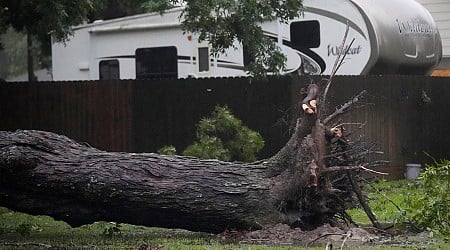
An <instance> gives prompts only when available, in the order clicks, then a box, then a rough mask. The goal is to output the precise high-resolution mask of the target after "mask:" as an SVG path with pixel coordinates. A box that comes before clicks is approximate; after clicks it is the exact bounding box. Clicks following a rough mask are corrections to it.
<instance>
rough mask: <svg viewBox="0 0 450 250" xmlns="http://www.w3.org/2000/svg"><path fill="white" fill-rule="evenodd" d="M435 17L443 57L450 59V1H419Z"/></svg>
mask: <svg viewBox="0 0 450 250" xmlns="http://www.w3.org/2000/svg"><path fill="white" fill-rule="evenodd" d="M417 1H418V2H419V3H421V4H422V5H423V6H424V7H425V8H427V9H428V11H429V12H430V13H431V15H432V16H433V19H434V21H435V22H436V24H437V26H438V29H439V33H440V34H441V38H442V49H443V56H444V57H450V0H417Z"/></svg>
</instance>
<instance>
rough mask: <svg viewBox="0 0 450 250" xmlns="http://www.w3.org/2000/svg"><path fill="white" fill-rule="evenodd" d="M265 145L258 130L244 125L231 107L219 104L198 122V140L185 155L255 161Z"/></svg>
mask: <svg viewBox="0 0 450 250" xmlns="http://www.w3.org/2000/svg"><path fill="white" fill-rule="evenodd" d="M263 147H264V140H263V138H262V137H261V135H260V134H259V133H258V132H255V131H252V130H251V129H249V128H248V127H246V126H245V125H243V124H242V121H241V120H239V119H237V118H236V117H235V116H234V115H233V114H232V113H231V111H230V110H229V109H228V107H222V106H216V107H215V109H214V111H213V113H212V114H211V116H210V117H207V118H203V119H202V120H201V121H200V122H199V123H198V124H197V140H196V141H195V142H194V143H193V144H192V145H189V146H188V147H187V148H186V149H185V150H184V151H183V155H189V156H195V157H199V158H203V159H219V160H223V161H244V162H252V161H256V160H257V155H258V153H259V151H260V150H261V149H262V148H263Z"/></svg>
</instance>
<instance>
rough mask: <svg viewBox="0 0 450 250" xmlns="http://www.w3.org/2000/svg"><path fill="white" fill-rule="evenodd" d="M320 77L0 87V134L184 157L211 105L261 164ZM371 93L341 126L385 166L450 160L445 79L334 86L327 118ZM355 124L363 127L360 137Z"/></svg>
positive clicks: (344, 79) (371, 79) (342, 80)
mask: <svg viewBox="0 0 450 250" xmlns="http://www.w3.org/2000/svg"><path fill="white" fill-rule="evenodd" d="M320 80H321V79H320V77H307V76H305V77H293V78H292V77H273V78H269V79H267V80H255V79H251V78H216V79H185V80H159V81H155V80H153V81H139V80H122V81H87V82H39V83H34V84H30V83H2V84H0V119H1V120H0V121H1V122H0V130H16V129H37V130H46V131H52V132H56V133H59V134H64V135H66V136H68V137H71V138H73V139H76V140H78V141H83V142H87V143H89V144H90V145H92V146H95V147H97V148H100V149H103V150H108V151H128V152H155V151H156V150H157V149H159V148H160V147H162V146H164V145H169V144H172V145H175V146H176V147H177V149H179V150H182V149H184V148H185V147H186V146H187V145H188V144H190V143H192V141H193V140H194V139H195V129H196V128H195V124H196V123H197V122H198V121H199V120H200V119H201V118H202V117H204V116H207V115H209V114H210V112H211V111H212V110H213V108H214V106H215V105H217V104H221V105H228V107H229V108H230V109H231V110H232V111H233V112H234V114H235V115H236V116H237V117H239V118H240V119H241V120H243V121H244V123H245V124H246V125H247V126H249V127H250V128H252V129H254V130H257V131H259V132H260V133H261V134H262V136H263V137H264V139H265V141H266V146H265V148H264V149H263V152H262V155H261V156H262V157H268V156H270V155H272V154H274V153H275V152H276V151H277V150H278V149H280V148H281V147H282V145H283V144H284V143H285V142H286V140H287V139H288V138H289V126H290V125H291V124H292V120H293V117H294V114H295V112H296V109H297V105H296V103H297V101H298V100H299V98H300V97H299V93H300V89H301V87H302V86H305V84H307V83H309V82H311V81H315V82H320ZM361 90H367V91H368V94H367V95H366V98H365V99H364V102H365V103H366V104H367V105H366V106H365V107H363V108H360V109H357V110H354V111H353V112H351V113H349V114H347V115H346V116H345V117H344V120H342V121H339V122H345V123H355V124H353V125H347V126H346V127H347V128H348V129H349V130H350V131H353V130H355V132H358V133H359V132H362V135H363V137H364V140H365V141H368V142H375V143H377V144H378V145H379V148H380V151H384V152H385V154H386V158H389V160H390V161H391V164H390V165H391V166H403V165H404V164H406V163H424V162H426V161H428V160H429V158H428V157H427V156H425V154H424V152H427V153H429V154H431V155H433V156H434V157H436V158H438V159H439V158H450V150H449V146H450V134H449V132H448V130H449V129H450V114H449V113H450V112H449V111H447V110H448V109H449V108H450V79H449V78H439V77H421V76H394V75H393V76H338V77H335V79H334V82H333V85H332V88H331V90H330V98H329V100H330V101H331V105H330V107H331V108H334V107H337V106H338V105H339V104H341V103H343V102H345V101H347V100H348V99H349V98H351V97H352V96H353V95H356V94H357V93H359V91H361ZM356 124H364V126H362V128H361V129H358V127H360V126H359V125H356Z"/></svg>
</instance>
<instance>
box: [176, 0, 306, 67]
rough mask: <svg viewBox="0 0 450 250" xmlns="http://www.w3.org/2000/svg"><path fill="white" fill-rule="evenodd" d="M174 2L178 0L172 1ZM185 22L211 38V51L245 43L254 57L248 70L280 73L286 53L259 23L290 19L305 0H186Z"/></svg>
mask: <svg viewBox="0 0 450 250" xmlns="http://www.w3.org/2000/svg"><path fill="white" fill-rule="evenodd" d="M171 1H172V2H179V1H176V0H171ZM183 2H185V4H186V9H185V10H184V13H183V17H184V20H183V25H184V28H185V30H186V31H188V32H192V33H197V34H198V35H199V38H200V40H206V41H208V42H209V43H210V44H211V46H212V52H213V53H215V54H218V53H222V52H224V51H225V49H227V48H231V47H233V46H234V45H233V43H234V41H236V40H237V41H238V42H240V43H241V44H243V45H244V47H245V48H246V51H247V53H249V54H250V55H251V56H252V57H253V60H252V62H251V63H250V64H249V66H248V68H247V70H249V71H250V72H252V73H253V74H256V75H260V74H264V73H265V72H267V71H268V72H275V73H276V72H279V70H281V69H283V68H284V63H285V61H286V58H285V56H284V55H283V54H282V53H281V51H280V50H279V48H278V47H277V46H276V44H275V42H274V41H272V40H271V39H270V38H268V37H266V36H264V33H263V30H262V28H261V26H260V24H261V23H262V22H264V21H275V20H277V19H278V20H280V21H281V22H287V21H288V20H289V19H292V18H294V17H297V16H298V15H300V13H301V11H302V10H303V5H302V2H303V1H302V0H279V1H272V0H242V1H237V0H185V1H183Z"/></svg>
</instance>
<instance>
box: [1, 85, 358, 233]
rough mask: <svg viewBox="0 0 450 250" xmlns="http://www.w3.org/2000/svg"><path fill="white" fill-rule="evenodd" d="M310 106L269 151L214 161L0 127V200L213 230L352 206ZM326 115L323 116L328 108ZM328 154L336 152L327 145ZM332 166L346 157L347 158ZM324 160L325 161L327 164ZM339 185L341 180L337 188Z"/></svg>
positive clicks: (325, 216)
mask: <svg viewBox="0 0 450 250" xmlns="http://www.w3.org/2000/svg"><path fill="white" fill-rule="evenodd" d="M317 93H318V91H317V86H310V87H308V93H306V94H307V95H306V97H305V99H304V100H303V101H302V102H301V103H300V106H301V107H303V106H304V105H303V104H306V105H307V106H308V108H310V109H311V110H312V112H310V111H308V112H307V111H305V112H304V113H303V114H302V117H301V119H299V120H298V121H297V125H296V129H295V132H294V134H293V135H292V137H291V139H290V140H289V141H288V143H287V144H286V145H285V146H284V148H282V149H281V150H280V152H279V153H278V154H276V155H275V156H274V157H272V158H270V159H268V160H266V161H261V162H259V163H253V164H247V163H241V162H222V161H218V160H200V159H197V158H192V157H182V156H164V155H158V154H153V153H143V154H134V153H122V152H104V151H100V150H98V149H95V148H92V147H90V146H89V145H84V144H81V143H77V142H75V141H73V140H71V139H69V138H67V137H65V136H61V135H57V134H53V133H50V132H43V131H20V130H19V131H16V132H1V131H0V205H2V206H6V207H8V208H10V209H13V210H16V211H22V212H27V213H30V214H46V215H50V216H53V217H54V218H55V219H58V220H63V221H66V222H67V223H69V224H70V225H72V226H78V225H83V224H87V223H92V222H95V221H99V220H106V221H116V222H126V223H131V224H138V225H145V226H160V227H168V228H185V229H189V230H194V231H206V232H214V233H216V232H222V231H224V230H226V229H257V228H260V227H262V226H264V225H270V224H276V223H287V224H289V225H292V226H300V227H302V228H304V229H310V228H314V227H316V226H318V225H321V224H322V223H325V222H330V220H331V219H332V218H333V217H334V216H335V215H336V214H337V213H345V209H347V208H349V207H350V206H351V199H352V197H351V192H350V191H349V190H347V189H346V188H347V187H348V186H349V185H346V184H339V183H340V182H342V181H338V180H342V179H345V173H344V176H343V177H340V176H337V177H338V178H335V177H336V176H333V173H335V172H339V171H338V170H340V167H339V166H330V159H329V158H327V157H326V155H327V154H328V152H329V151H330V149H331V148H332V147H331V145H332V141H331V140H330V137H332V135H330V134H332V133H329V132H327V131H329V130H330V129H329V128H327V127H326V126H325V124H324V123H322V122H321V121H320V120H319V119H318V118H317V113H316V111H317V109H316V104H317V102H316V100H317V98H316V96H317ZM330 119H331V118H330ZM332 153H333V154H334V155H339V154H337V153H336V152H332ZM343 163H345V164H342V165H341V166H346V167H345V168H346V170H347V171H349V170H348V166H351V164H347V163H351V162H349V161H345V162H343ZM327 169H328V170H327ZM340 187H341V189H339V188H340Z"/></svg>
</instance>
